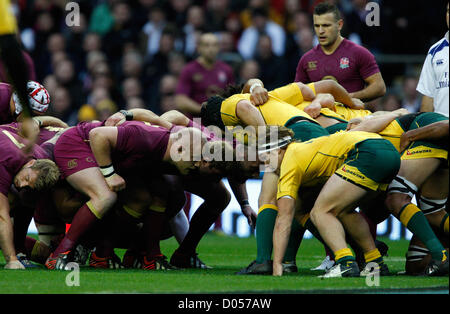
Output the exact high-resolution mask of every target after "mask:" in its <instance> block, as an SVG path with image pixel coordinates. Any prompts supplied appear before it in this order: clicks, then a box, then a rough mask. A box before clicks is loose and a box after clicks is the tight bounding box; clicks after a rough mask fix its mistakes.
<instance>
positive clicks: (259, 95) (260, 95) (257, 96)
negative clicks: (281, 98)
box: [250, 86, 269, 106]
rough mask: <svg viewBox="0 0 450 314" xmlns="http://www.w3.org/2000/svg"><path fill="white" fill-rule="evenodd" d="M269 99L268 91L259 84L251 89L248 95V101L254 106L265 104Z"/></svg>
mask: <svg viewBox="0 0 450 314" xmlns="http://www.w3.org/2000/svg"><path fill="white" fill-rule="evenodd" d="M268 100H269V92H268V91H267V89H265V88H264V87H261V86H257V87H256V88H254V89H253V92H252V94H251V95H250V101H251V102H252V104H254V105H255V106H261V105H263V104H265V103H266V102H267V101H268Z"/></svg>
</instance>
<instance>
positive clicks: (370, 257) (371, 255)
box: [364, 249, 381, 263]
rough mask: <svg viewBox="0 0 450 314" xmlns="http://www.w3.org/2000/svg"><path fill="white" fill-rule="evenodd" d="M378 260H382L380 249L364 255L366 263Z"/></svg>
mask: <svg viewBox="0 0 450 314" xmlns="http://www.w3.org/2000/svg"><path fill="white" fill-rule="evenodd" d="M378 258H381V254H380V251H378V249H373V250H372V251H369V252H367V253H364V260H365V261H366V263H369V262H372V261H374V260H376V259H378Z"/></svg>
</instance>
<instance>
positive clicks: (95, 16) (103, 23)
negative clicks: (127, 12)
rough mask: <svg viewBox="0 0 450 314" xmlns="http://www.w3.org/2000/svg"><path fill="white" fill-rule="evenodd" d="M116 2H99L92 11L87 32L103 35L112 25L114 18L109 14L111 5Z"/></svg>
mask: <svg viewBox="0 0 450 314" xmlns="http://www.w3.org/2000/svg"><path fill="white" fill-rule="evenodd" d="M115 2H117V0H107V1H104V2H100V3H99V4H98V5H97V6H96V7H95V8H94V10H93V11H92V15H91V19H90V21H89V31H91V32H94V33H98V34H100V35H102V36H103V35H105V34H106V33H108V32H109V31H110V30H111V28H112V27H113V25H114V17H113V14H112V12H111V8H112V6H113V4H114V3H115Z"/></svg>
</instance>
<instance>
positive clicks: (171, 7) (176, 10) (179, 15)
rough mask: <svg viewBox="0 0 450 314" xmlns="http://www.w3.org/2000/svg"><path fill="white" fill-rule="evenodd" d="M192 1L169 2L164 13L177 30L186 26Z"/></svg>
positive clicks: (173, 0) (175, 0) (177, 0)
mask: <svg viewBox="0 0 450 314" xmlns="http://www.w3.org/2000/svg"><path fill="white" fill-rule="evenodd" d="M191 2H192V1H191V0H168V1H163V3H164V4H165V8H164V11H165V12H166V13H167V19H168V20H170V21H171V22H172V23H174V25H175V26H176V28H177V29H179V30H181V29H182V28H183V26H184V25H185V24H186V17H187V10H188V8H189V6H190V5H191Z"/></svg>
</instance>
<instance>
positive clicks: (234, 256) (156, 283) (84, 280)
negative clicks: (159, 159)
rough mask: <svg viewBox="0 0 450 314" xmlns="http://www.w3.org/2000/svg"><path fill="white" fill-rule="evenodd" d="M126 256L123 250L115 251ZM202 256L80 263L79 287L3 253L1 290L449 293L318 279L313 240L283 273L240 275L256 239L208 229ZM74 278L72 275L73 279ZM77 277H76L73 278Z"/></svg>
mask: <svg viewBox="0 0 450 314" xmlns="http://www.w3.org/2000/svg"><path fill="white" fill-rule="evenodd" d="M382 240H384V241H385V242H386V243H387V244H388V245H389V247H390V249H389V256H388V257H387V258H386V259H385V260H386V262H387V263H388V265H389V268H390V270H391V272H392V273H394V274H397V273H398V272H400V271H402V270H404V264H405V257H404V256H405V252H406V249H407V246H408V241H406V240H399V241H390V240H387V239H382ZM176 247H177V243H176V241H175V240H174V239H173V238H171V239H168V240H164V241H162V243H161V248H162V252H163V254H165V255H166V256H168V257H169V258H170V256H171V254H172V252H173V251H174V250H175V249H176ZM116 253H117V254H118V255H119V256H120V257H122V255H123V253H124V250H116ZM198 253H199V257H200V258H201V259H202V260H203V261H204V262H205V263H206V264H207V265H209V266H212V267H213V269H211V270H174V271H160V270H158V271H144V270H125V269H122V270H95V269H90V268H89V267H87V266H84V267H81V269H80V274H79V286H68V285H67V284H66V277H67V276H68V274H69V273H70V272H67V271H48V270H46V269H44V268H43V267H39V268H35V269H28V270H25V271H13V270H5V269H3V266H4V264H5V261H4V260H3V257H1V258H0V268H1V269H0V293H1V294H82V293H88V294H93V293H107V294H110V293H120V294H124V293H125V294H130V293H131V294H134V293H146V294H147V293H150V294H272V293H276V294H297V293H314V294H318V293H326V294H331V293H339V294H344V293H407V292H411V293H421V294H424V293H445V294H448V293H449V278H448V277H440V278H427V277H411V276H404V275H393V276H389V277H381V278H380V281H379V285H378V286H377V285H373V286H368V285H367V283H366V280H365V278H337V279H320V278H318V277H317V276H318V275H319V274H320V273H317V272H315V271H311V270H310V268H312V267H315V266H317V265H318V264H319V263H320V262H321V261H322V259H323V258H324V249H323V247H322V245H321V244H320V243H319V242H318V241H317V240H315V239H307V240H303V242H302V244H301V247H300V250H299V253H298V255H297V265H298V266H299V272H298V273H296V274H288V275H285V276H283V277H272V276H255V275H252V276H237V275H235V274H234V273H235V272H237V271H238V270H239V269H241V268H243V267H245V266H247V265H248V264H249V263H250V262H251V261H252V260H253V259H254V258H255V256H256V241H255V238H254V237H253V236H252V237H249V238H238V237H229V236H219V235H215V234H209V233H208V234H207V235H206V236H205V237H204V238H203V239H202V241H201V242H200V245H199V247H198ZM69 282H70V280H69ZM72 282H73V281H72Z"/></svg>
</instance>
